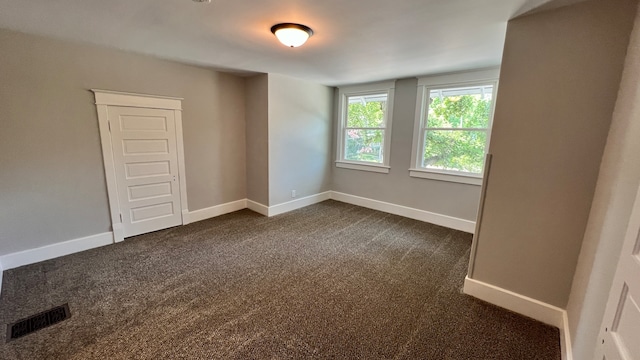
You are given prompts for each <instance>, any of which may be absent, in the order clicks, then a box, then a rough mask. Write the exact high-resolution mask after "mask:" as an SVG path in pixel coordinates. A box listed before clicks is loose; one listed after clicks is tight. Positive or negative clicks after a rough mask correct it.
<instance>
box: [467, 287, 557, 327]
mask: <svg viewBox="0 0 640 360" xmlns="http://www.w3.org/2000/svg"><path fill="white" fill-rule="evenodd" d="M464 293H465V294H467V295H471V296H473V297H476V298H478V299H480V300H484V301H486V302H488V303H491V304H494V305H497V306H499V307H501V308H505V309H507V310H511V311H513V312H516V313H518V314H522V315H524V316H528V317H530V318H532V319H535V320H538V321H540V322H543V323H545V324H548V325H551V326H555V327H557V328H560V329H561V328H562V327H563V326H564V319H563V312H564V309H561V308H559V307H556V306H553V305H549V304H547V303H543V302H542V301H539V300H536V299H532V298H530V297H527V296H524V295H520V294H518V293H515V292H513V291H509V290H506V289H503V288H499V287H497V286H494V285H491V284H487V283H485V282H482V281H478V280H474V279H470V278H469V277H466V278H465V279H464Z"/></svg>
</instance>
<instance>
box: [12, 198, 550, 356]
mask: <svg viewBox="0 0 640 360" xmlns="http://www.w3.org/2000/svg"><path fill="white" fill-rule="evenodd" d="M470 247H471V235H469V234H466V233H463V232H459V231H455V230H450V229H446V228H443V227H439V226H435V225H431V224H427V223H423V222H419V221H415V220H411V219H407V218H403V217H400V216H395V215H390V214H386V213H382V212H378V211H374V210H369V209H365V208H362V207H358V206H353V205H349V204H344V203H340V202H336V201H325V202H323V203H320V204H316V205H312V206H309V207H306V208H303V209H299V210H296V211H293V212H290V213H287V214H283V215H279V216H276V217H273V218H266V217H263V216H261V215H258V214H256V213H253V212H251V211H249V210H242V211H238V212H235V213H232V214H227V215H224V216H220V217H217V218H214V219H209V220H205V221H201V222H197V223H193V224H190V225H187V226H181V227H176V228H172V229H167V230H162V231H158V232H154V233H150V234H145V235H141V236H137V237H133V238H130V239H127V240H126V241H124V242H122V243H118V244H115V245H110V246H105V247H102V248H98V249H92V250H88V251H85V252H82V253H77V254H73V255H69V256H65V257H61V258H57V259H53V260H48V261H44V262H41V263H37V264H32V265H28V266H24V267H21V268H17V269H12V270H8V271H5V273H4V280H3V281H4V283H3V287H2V295H1V296H0V323H1V324H3V326H5V324H8V323H11V322H14V321H16V320H19V319H21V318H24V317H27V316H29V315H31V314H35V313H38V312H40V311H44V310H47V309H49V308H51V307H54V306H57V305H61V304H64V303H69V308H70V310H71V314H72V315H71V318H69V319H68V320H65V321H63V322H61V323H58V324H55V325H53V326H50V327H48V328H45V329H42V330H40V331H37V332H35V333H32V334H29V335H26V336H24V337H22V338H18V339H16V340H13V341H11V342H8V343H5V341H6V338H5V337H6V335H5V334H4V333H3V332H0V342H1V343H2V345H0V358H1V359H29V360H31V359H308V358H313V359H438V360H440V359H509V360H514V359H518V360H526V359H545V360H546V359H549V360H559V359H560V345H559V334H558V330H557V329H555V328H553V327H550V326H547V325H544V324H541V323H539V322H536V321H534V320H531V319H528V318H525V317H522V316H519V315H517V314H514V313H511V312H508V311H505V310H502V309H499V308H497V307H495V306H492V305H489V304H486V303H484V302H481V301H478V300H476V299H473V298H471V297H469V296H466V295H464V294H462V293H461V288H462V285H463V280H464V276H465V274H466V271H467V264H468V260H469V251H470Z"/></svg>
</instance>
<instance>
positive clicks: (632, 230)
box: [595, 188, 640, 360]
mask: <svg viewBox="0 0 640 360" xmlns="http://www.w3.org/2000/svg"><path fill="white" fill-rule="evenodd" d="M599 342H600V344H598V345H599V346H598V351H597V353H596V356H595V358H596V359H597V360H603V359H607V360H640V188H639V189H638V194H637V196H636V201H635V204H634V206H633V211H632V213H631V218H630V219H629V225H628V227H627V234H626V237H625V240H624V245H623V248H622V253H621V254H620V260H619V262H618V267H617V270H616V275H615V277H614V280H613V285H612V286H611V292H610V294H609V301H608V303H607V308H606V311H605V316H604V319H603V322H602V328H601V330H600V337H599Z"/></svg>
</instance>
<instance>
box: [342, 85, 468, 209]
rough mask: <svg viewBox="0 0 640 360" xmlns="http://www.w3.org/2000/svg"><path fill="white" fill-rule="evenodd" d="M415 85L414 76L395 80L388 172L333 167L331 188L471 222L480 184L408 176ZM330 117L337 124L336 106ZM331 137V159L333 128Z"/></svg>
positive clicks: (414, 106) (413, 120)
mask: <svg viewBox="0 0 640 360" xmlns="http://www.w3.org/2000/svg"><path fill="white" fill-rule="evenodd" d="M417 85H418V81H417V79H415V78H413V79H403V80H398V81H396V87H395V96H394V104H393V119H392V131H391V157H390V159H389V165H390V166H391V170H390V171H389V173H388V174H382V173H374V172H368V171H360V170H351V169H344V168H336V167H335V166H334V168H333V176H332V178H333V186H332V187H333V189H332V190H335V191H339V192H343V193H347V194H351V195H356V196H362V197H365V198H370V199H374V200H379V201H385V202H389V203H393V204H397V205H403V206H408V207H412V208H416V209H421V210H426V211H430V212H434V213H437V214H443V215H448V216H453V217H457V218H461V219H465V220H471V221H475V220H476V213H477V210H478V201H479V199H480V186H473V185H466V184H458V183H451V182H445V181H437V180H429V179H421V178H412V177H409V168H410V167H411V166H410V165H411V146H412V142H413V126H414V122H415V111H416V94H417ZM336 94H337V90H336ZM336 96H337V95H336ZM336 103H337V102H336ZM334 118H335V121H334V126H335V127H337V126H338V125H337V124H338V111H337V109H336V110H335V112H334ZM333 136H334V140H333V148H332V150H333V155H332V161H333V160H335V159H336V157H335V152H336V138H335V137H336V131H334V132H333Z"/></svg>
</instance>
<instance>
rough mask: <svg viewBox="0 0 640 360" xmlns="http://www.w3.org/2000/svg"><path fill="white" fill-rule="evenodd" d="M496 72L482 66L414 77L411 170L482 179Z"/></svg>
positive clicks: (425, 175) (433, 175) (469, 180)
mask: <svg viewBox="0 0 640 360" xmlns="http://www.w3.org/2000/svg"><path fill="white" fill-rule="evenodd" d="M497 76H498V74H497V70H484V71H480V72H471V73H460V74H455V75H444V76H438V77H434V78H422V79H419V82H418V99H417V101H418V106H417V109H416V126H415V134H414V151H413V159H412V168H411V169H410V175H411V176H413V177H422V178H429V179H436V180H443V181H452V182H460V183H467V184H473V185H480V184H481V183H482V175H483V170H484V161H485V156H486V153H487V149H488V145H489V138H490V135H491V123H492V119H493V108H494V99H495V94H496V88H497V85H498V83H497ZM474 78H475V79H474Z"/></svg>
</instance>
